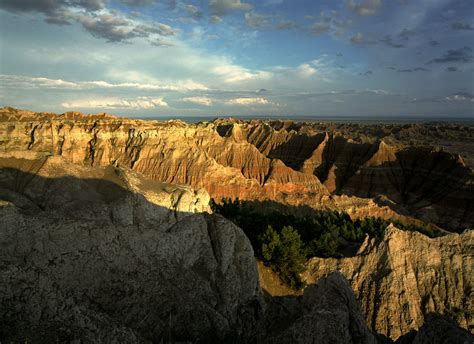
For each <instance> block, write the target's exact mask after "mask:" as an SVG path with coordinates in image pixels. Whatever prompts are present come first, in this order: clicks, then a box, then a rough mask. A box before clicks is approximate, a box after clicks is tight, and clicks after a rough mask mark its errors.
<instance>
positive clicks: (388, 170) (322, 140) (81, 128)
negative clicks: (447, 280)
mask: <svg viewBox="0 0 474 344" xmlns="http://www.w3.org/2000/svg"><path fill="white" fill-rule="evenodd" d="M417 126H419V125H413V126H412V127H408V128H404V127H405V126H399V127H392V126H389V127H388V128H385V127H383V126H370V125H367V126H364V125H354V126H349V127H347V125H342V126H341V128H339V127H338V126H337V125H336V126H334V125H333V126H328V125H320V124H308V123H306V124H301V123H300V124H298V123H294V122H291V121H270V122H260V121H248V122H245V121H239V120H232V119H223V120H216V121H213V122H205V123H198V124H186V123H184V122H182V121H168V122H159V121H143V120H134V119H125V118H117V117H114V116H112V115H106V114H102V115H95V116H84V115H82V114H79V113H65V114H62V115H59V116H57V115H54V114H48V113H33V112H28V111H22V110H15V109H11V108H4V109H3V110H1V111H0V130H1V131H0V133H1V136H0V142H1V147H2V150H3V151H4V152H14V151H30V152H36V153H41V154H45V155H59V156H62V157H63V158H64V159H66V160H67V161H70V162H72V163H74V164H80V165H85V166H109V165H113V166H124V167H127V168H130V169H132V170H134V171H137V172H140V173H142V174H143V175H145V176H147V177H149V178H150V179H152V180H157V181H161V182H168V183H175V184H187V185H191V186H192V187H193V188H194V189H200V188H204V189H205V190H206V191H207V192H208V193H209V194H210V196H211V198H214V199H215V200H217V201H219V200H220V199H221V198H223V197H225V198H232V199H235V198H239V199H240V200H249V201H261V202H263V201H266V202H267V203H269V202H268V201H271V203H272V204H276V205H278V204H282V205H291V206H293V207H300V206H301V208H303V207H310V208H313V209H322V208H335V209H343V210H346V211H348V212H349V213H350V214H351V215H353V216H355V217H357V216H366V215H370V216H381V217H386V218H388V217H391V218H402V219H404V220H406V221H412V222H416V221H424V222H426V223H432V224H434V225H437V226H440V227H442V228H444V229H448V230H451V231H458V232H460V231H462V230H464V229H466V228H472V227H473V224H474V202H473V200H474V196H473V195H474V192H473V191H474V190H473V183H472V180H473V171H472V167H471V166H470V165H468V164H467V163H466V161H471V160H472V159H473V156H474V147H473V146H474V144H473V142H474V132H473V128H472V127H470V126H456V125H453V126H452V127H450V129H449V130H447V129H444V131H442V132H444V133H446V132H449V133H451V134H450V135H446V137H453V136H454V135H455V134H453V133H456V132H459V134H458V136H459V137H460V142H458V143H457V145H456V144H453V143H452V142H451V143H450V144H447V143H445V144H444V145H441V146H438V147H429V146H426V144H425V145H424V146H417V145H416V146H413V145H410V144H409V143H408V141H409V140H410V139H409V138H411V137H416V138H417V139H419V135H420V134H421V133H424V131H428V132H431V131H432V130H430V129H431V127H430V126H428V125H427V128H423V129H424V131H416V129H417ZM434 127H435V128H437V126H434ZM414 130H415V133H412V132H411V131H414ZM394 133H396V134H394ZM407 137H408V138H407ZM427 137H428V139H427V141H429V142H431V141H430V140H429V138H430V137H431V136H429V135H427ZM452 140H454V139H452ZM445 141H446V139H445ZM459 145H462V146H463V147H464V149H463V152H464V153H465V154H464V156H461V155H459V154H457V153H454V152H450V151H449V149H450V148H449V147H451V149H452V148H453V147H457V146H459Z"/></svg>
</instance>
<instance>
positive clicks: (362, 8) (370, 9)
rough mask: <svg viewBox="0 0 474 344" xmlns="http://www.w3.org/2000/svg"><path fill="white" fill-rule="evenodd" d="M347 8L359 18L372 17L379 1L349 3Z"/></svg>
mask: <svg viewBox="0 0 474 344" xmlns="http://www.w3.org/2000/svg"><path fill="white" fill-rule="evenodd" d="M348 4H349V8H350V9H351V10H352V11H353V12H355V13H357V14H358V15H360V16H372V15H374V14H375V13H377V11H378V9H379V7H380V5H381V4H382V1H381V0H362V1H354V0H350V1H349V3H348Z"/></svg>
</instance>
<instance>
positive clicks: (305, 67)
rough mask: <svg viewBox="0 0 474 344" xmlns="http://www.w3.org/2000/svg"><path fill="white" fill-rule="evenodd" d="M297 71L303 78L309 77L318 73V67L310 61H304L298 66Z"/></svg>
mask: <svg viewBox="0 0 474 344" xmlns="http://www.w3.org/2000/svg"><path fill="white" fill-rule="evenodd" d="M296 72H297V73H298V75H299V76H301V77H302V78H309V77H310V76H313V75H314V74H316V69H315V68H313V67H312V66H311V65H309V64H308V63H303V64H301V65H299V66H298V67H297V68H296Z"/></svg>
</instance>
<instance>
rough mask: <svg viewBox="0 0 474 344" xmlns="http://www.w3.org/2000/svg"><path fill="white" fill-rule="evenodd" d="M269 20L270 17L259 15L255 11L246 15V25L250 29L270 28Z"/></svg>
mask: <svg viewBox="0 0 474 344" xmlns="http://www.w3.org/2000/svg"><path fill="white" fill-rule="evenodd" d="M268 18H269V17H268V16H264V15H261V14H258V13H257V12H254V11H250V12H247V13H245V23H246V24H247V26H248V27H251V28H253V29H256V28H262V27H265V26H268V24H269V21H268Z"/></svg>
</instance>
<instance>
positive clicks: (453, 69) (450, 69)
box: [446, 67, 458, 72]
mask: <svg viewBox="0 0 474 344" xmlns="http://www.w3.org/2000/svg"><path fill="white" fill-rule="evenodd" d="M446 71H447V72H457V71H458V69H457V68H456V67H447V68H446Z"/></svg>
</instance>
